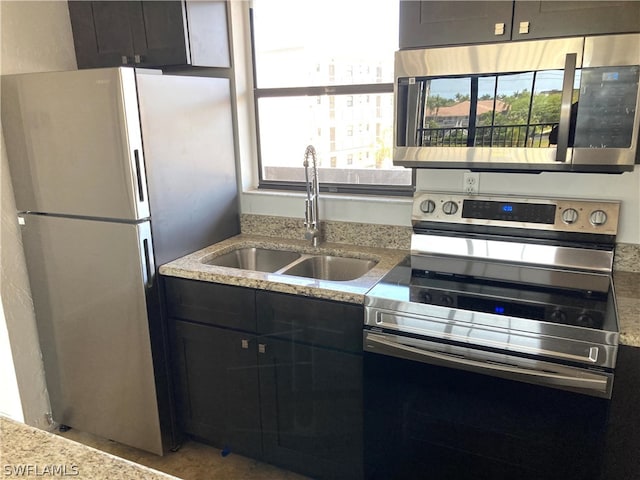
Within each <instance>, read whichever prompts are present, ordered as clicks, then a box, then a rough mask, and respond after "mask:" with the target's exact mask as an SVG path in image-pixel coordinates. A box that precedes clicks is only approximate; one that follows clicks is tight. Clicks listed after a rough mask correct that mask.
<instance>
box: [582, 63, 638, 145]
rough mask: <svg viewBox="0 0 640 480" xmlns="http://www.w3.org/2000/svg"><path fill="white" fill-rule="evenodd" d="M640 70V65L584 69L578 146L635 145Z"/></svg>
mask: <svg viewBox="0 0 640 480" xmlns="http://www.w3.org/2000/svg"><path fill="white" fill-rule="evenodd" d="M639 73H640V67H638V66H627V67H596V68H584V69H582V79H581V82H580V102H579V106H578V108H577V118H576V120H575V122H576V123H575V127H574V131H575V147H580V148H630V147H631V143H632V137H633V125H634V117H635V114H636V103H637V98H638V80H639ZM572 113H573V111H572ZM570 145H571V143H570Z"/></svg>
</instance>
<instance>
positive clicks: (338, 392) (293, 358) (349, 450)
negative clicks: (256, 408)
mask: <svg viewBox="0 0 640 480" xmlns="http://www.w3.org/2000/svg"><path fill="white" fill-rule="evenodd" d="M259 357H260V395H261V396H260V406H261V412H262V441H263V448H264V459H265V460H266V461H267V462H269V463H273V464H276V465H282V466H286V467H288V468H290V469H292V470H295V471H297V472H301V473H304V474H306V475H310V476H312V477H314V478H344V479H357V478H360V477H361V476H362V472H361V468H362V467H361V465H362V447H361V445H362V357H361V356H360V355H355V354H351V353H343V352H337V351H334V350H331V349H328V348H320V347H312V346H309V345H303V344H299V343H294V342H290V341H285V340H277V339H269V340H267V341H266V342H265V351H264V353H261V354H260V355H259Z"/></svg>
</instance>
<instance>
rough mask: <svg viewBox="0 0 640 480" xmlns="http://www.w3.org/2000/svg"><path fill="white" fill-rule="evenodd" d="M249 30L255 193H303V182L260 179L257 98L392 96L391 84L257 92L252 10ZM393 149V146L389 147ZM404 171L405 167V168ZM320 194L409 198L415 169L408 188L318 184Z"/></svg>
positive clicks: (325, 86)
mask: <svg viewBox="0 0 640 480" xmlns="http://www.w3.org/2000/svg"><path fill="white" fill-rule="evenodd" d="M249 28H250V41H251V69H252V75H253V103H254V113H255V135H256V147H257V167H258V189H263V190H290V191H305V190H306V185H305V184H304V182H294V181H286V180H267V179H265V178H263V169H262V148H261V145H260V109H259V106H258V103H259V100H260V99H261V98H276V97H281V98H286V97H301V96H317V97H320V96H323V95H326V96H330V95H332V96H337V95H344V96H351V95H367V94H372V95H375V94H380V93H391V94H394V83H393V82H390V83H367V84H352V85H344V84H343V85H320V86H318V85H314V86H305V87H282V88H258V87H257V78H258V77H257V69H256V53H255V52H256V49H255V35H254V19H253V7H251V8H250V9H249ZM392 148H393V146H392ZM405 168H406V167H405ZM319 189H320V191H321V192H329V193H339V194H340V193H343V194H360V195H384V196H403V197H410V196H413V193H414V192H415V189H416V169H415V168H411V183H410V184H408V185H388V184H386V185H385V184H355V183H351V184H350V183H328V182H319Z"/></svg>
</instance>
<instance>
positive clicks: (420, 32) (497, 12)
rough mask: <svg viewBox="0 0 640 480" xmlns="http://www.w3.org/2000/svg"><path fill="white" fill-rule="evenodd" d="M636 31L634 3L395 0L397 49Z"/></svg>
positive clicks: (638, 9)
mask: <svg viewBox="0 0 640 480" xmlns="http://www.w3.org/2000/svg"><path fill="white" fill-rule="evenodd" d="M639 31H640V2H637V1H622V2H617V1H604V2H598V1H538V2H534V1H514V2H505V1H488V2H485V1H461V2H450V1H431V0H428V1H427V0H422V1H415V0H401V1H400V48H401V49H405V48H420V47H432V46H440V45H462V44H474V43H493V42H504V41H510V40H528V39H531V40H533V39H541V38H554V37H570V36H578V35H599V34H608V33H609V34H610V33H631V32H639Z"/></svg>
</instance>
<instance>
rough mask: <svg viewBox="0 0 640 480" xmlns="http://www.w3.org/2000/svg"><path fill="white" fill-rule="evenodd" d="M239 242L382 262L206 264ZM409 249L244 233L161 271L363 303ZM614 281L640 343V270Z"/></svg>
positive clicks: (625, 339)
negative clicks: (357, 274)
mask: <svg viewBox="0 0 640 480" xmlns="http://www.w3.org/2000/svg"><path fill="white" fill-rule="evenodd" d="M239 247H240V248H241V247H261V248H271V249H276V250H287V249H289V250H295V251H298V252H301V253H307V254H314V253H316V254H318V253H319V254H328V255H336V256H346V257H356V258H368V259H376V260H377V261H378V264H377V265H376V266H375V267H374V268H373V269H371V270H370V271H369V272H368V273H367V274H365V275H364V276H363V277H361V278H358V279H356V280H353V281H348V282H334V281H327V280H315V279H310V278H302V277H294V276H287V275H277V274H271V273H263V272H255V271H251V270H239V269H235V268H226V267H216V266H213V265H206V264H204V263H202V261H203V260H205V261H206V260H207V259H210V258H213V257H214V256H217V255H221V254H224V253H227V252H230V251H232V250H234V249H236V248H239ZM407 254H408V251H407V250H395V249H387V248H371V247H362V246H355V245H346V244H341V243H324V244H322V245H321V246H320V247H319V248H313V247H311V245H310V244H309V242H307V241H300V240H292V239H281V238H277V237H270V236H260V235H249V234H241V235H237V236H235V237H231V238H229V239H227V240H223V241H222V242H219V243H216V244H215V245H212V246H210V247H207V248H204V249H202V250H199V251H197V252H194V253H192V254H190V255H187V256H185V257H182V258H179V259H177V260H174V261H173V262H170V263H167V264H166V265H163V266H162V267H160V273H161V274H163V275H168V276H172V277H180V278H188V279H194V280H203V281H207V282H216V283H223V284H227V285H237V286H241V287H250V288H257V289H261V290H271V291H274V292H282V293H291V294H295V295H304V296H309V297H317V298H324V299H329V300H337V301H342V302H348V303H357V304H362V303H363V302H364V295H365V293H366V292H367V291H368V290H369V289H370V288H371V287H373V285H375V283H376V282H377V281H378V280H380V279H381V278H382V277H383V276H384V275H385V274H386V273H387V272H388V271H389V270H390V269H391V268H393V267H394V266H395V265H396V264H397V263H398V262H399V261H401V260H402V259H403V258H404V257H405V255H407ZM614 285H615V290H616V301H617V305H618V315H619V323H620V343H621V344H624V345H630V346H633V347H640V273H631V272H615V273H614Z"/></svg>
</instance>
